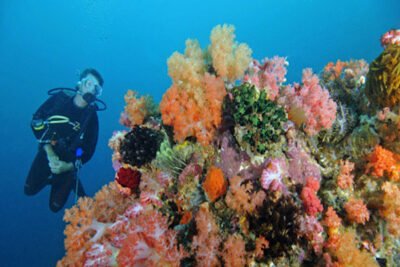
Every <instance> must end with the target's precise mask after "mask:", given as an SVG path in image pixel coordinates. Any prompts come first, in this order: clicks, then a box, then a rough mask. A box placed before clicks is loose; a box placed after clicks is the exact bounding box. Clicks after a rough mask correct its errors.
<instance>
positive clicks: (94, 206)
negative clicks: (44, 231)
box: [57, 182, 135, 266]
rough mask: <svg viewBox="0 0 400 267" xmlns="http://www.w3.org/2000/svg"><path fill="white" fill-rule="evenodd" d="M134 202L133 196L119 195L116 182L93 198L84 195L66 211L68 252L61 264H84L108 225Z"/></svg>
mask: <svg viewBox="0 0 400 267" xmlns="http://www.w3.org/2000/svg"><path fill="white" fill-rule="evenodd" d="M134 201H135V200H134V197H133V196H132V197H124V196H122V195H121V194H119V192H118V190H117V186H116V184H115V182H111V183H110V184H109V185H105V186H103V188H102V189H101V190H100V191H99V192H98V193H97V194H96V195H95V197H94V198H93V199H91V198H80V199H79V200H78V204H77V205H75V206H74V207H72V208H71V209H67V210H66V211H65V215H64V221H65V222H67V226H66V227H65V231H64V234H65V249H66V255H65V257H64V258H63V259H62V260H60V261H59V262H58V263H57V266H79V265H83V262H84V261H85V260H86V259H85V252H87V251H88V250H89V249H90V248H91V247H92V245H94V244H95V243H96V242H99V241H100V240H101V239H102V238H103V237H104V235H105V232H106V229H107V227H109V226H110V225H111V223H112V222H114V221H115V220H116V218H117V217H118V215H121V214H123V213H124V211H125V209H126V208H127V207H128V206H129V205H132V203H134Z"/></svg>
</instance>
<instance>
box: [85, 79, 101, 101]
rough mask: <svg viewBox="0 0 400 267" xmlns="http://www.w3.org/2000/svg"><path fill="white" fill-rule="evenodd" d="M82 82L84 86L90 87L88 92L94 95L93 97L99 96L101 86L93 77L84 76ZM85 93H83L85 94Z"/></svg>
mask: <svg viewBox="0 0 400 267" xmlns="http://www.w3.org/2000/svg"><path fill="white" fill-rule="evenodd" d="M82 83H83V84H85V86H86V87H88V88H91V91H90V92H87V93H90V94H92V95H94V96H95V97H100V96H101V94H102V93H103V87H101V86H100V85H99V84H97V81H95V79H93V78H92V77H86V78H84V79H83V80H82ZM87 93H85V94H87Z"/></svg>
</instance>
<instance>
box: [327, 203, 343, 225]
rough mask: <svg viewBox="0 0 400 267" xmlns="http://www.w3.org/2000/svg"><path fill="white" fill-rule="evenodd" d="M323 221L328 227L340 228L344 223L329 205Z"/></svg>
mask: <svg viewBox="0 0 400 267" xmlns="http://www.w3.org/2000/svg"><path fill="white" fill-rule="evenodd" d="M322 223H323V224H324V225H325V226H326V227H328V228H333V229H338V228H339V227H340V226H341V225H342V220H341V219H340V217H339V216H338V215H337V213H336V211H335V210H334V209H333V208H332V207H328V210H327V211H326V213H325V217H324V220H323V222H322Z"/></svg>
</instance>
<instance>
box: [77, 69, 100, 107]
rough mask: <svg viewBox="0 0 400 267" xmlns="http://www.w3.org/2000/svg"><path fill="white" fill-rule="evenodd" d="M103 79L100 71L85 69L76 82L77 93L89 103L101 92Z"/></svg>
mask: <svg viewBox="0 0 400 267" xmlns="http://www.w3.org/2000/svg"><path fill="white" fill-rule="evenodd" d="M103 84H104V80H103V78H102V77H101V75H100V73H99V72H98V71H97V70H95V69H92V68H88V69H85V70H84V71H83V72H82V73H81V75H80V77H79V82H78V84H77V89H78V94H79V95H81V96H82V98H83V100H84V101H85V102H86V103H87V104H91V103H92V102H94V101H95V100H96V98H97V97H99V96H100V95H101V94H102V92H103Z"/></svg>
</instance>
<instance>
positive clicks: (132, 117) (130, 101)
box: [121, 90, 147, 126]
mask: <svg viewBox="0 0 400 267" xmlns="http://www.w3.org/2000/svg"><path fill="white" fill-rule="evenodd" d="M136 95H137V93H136V92H135V91H132V90H128V92H126V94H125V96H124V99H125V103H126V106H125V114H126V116H127V117H128V120H129V123H128V124H129V125H130V126H134V125H140V124H142V123H143V121H144V118H145V117H146V116H147V109H146V99H145V98H144V97H143V96H142V97H141V98H137V97H136ZM123 117H124V116H121V123H122V124H125V122H124V121H123V120H124V118H123Z"/></svg>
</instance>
